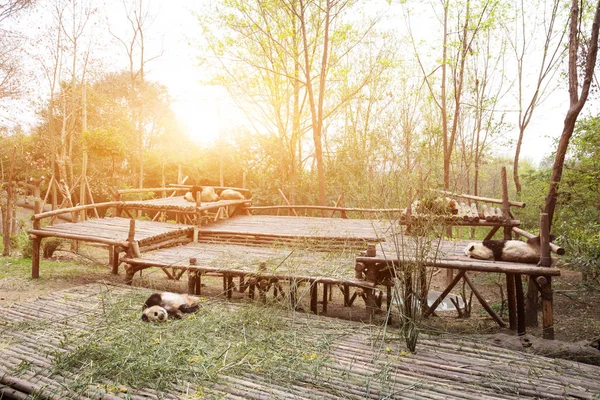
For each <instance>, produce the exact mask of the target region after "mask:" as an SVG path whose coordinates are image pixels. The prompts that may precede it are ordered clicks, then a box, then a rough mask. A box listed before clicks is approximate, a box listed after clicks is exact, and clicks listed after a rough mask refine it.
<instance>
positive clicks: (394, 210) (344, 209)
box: [248, 204, 406, 213]
mask: <svg viewBox="0 0 600 400" xmlns="http://www.w3.org/2000/svg"><path fill="white" fill-rule="evenodd" d="M288 208H289V209H307V210H326V211H340V212H349V211H357V212H371V213H384V212H388V213H402V212H405V211H406V209H405V208H350V207H331V206H309V205H296V204H294V205H279V206H252V207H248V210H250V211H253V210H278V209H288Z"/></svg>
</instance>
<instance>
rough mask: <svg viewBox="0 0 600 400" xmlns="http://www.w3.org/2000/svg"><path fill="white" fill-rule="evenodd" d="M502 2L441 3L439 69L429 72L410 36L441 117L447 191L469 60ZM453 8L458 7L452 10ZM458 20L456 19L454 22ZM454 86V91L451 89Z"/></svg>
mask: <svg viewBox="0 0 600 400" xmlns="http://www.w3.org/2000/svg"><path fill="white" fill-rule="evenodd" d="M498 5H499V2H498V1H496V0H484V1H481V2H472V1H470V0H467V1H466V2H464V3H459V4H453V3H452V2H450V1H449V0H441V1H440V7H441V12H440V15H441V18H440V23H441V25H442V26H441V28H442V37H441V44H440V48H441V58H439V59H438V60H439V61H437V65H436V66H435V67H434V68H432V69H431V70H429V69H428V68H427V67H426V65H425V61H424V60H423V57H422V55H421V54H420V52H419V51H418V50H417V46H416V38H415V36H414V34H413V32H412V28H411V27H410V18H407V21H408V23H409V34H410V37H411V40H412V43H413V48H414V51H415V56H416V58H417V61H418V63H419V66H420V68H421V72H422V73H423V79H424V82H425V84H426V85H427V87H428V88H429V91H430V94H431V96H432V98H433V100H434V102H435V104H436V105H437V107H438V109H439V111H440V114H441V131H442V140H443V154H444V178H443V182H444V189H446V190H448V189H450V187H451V182H450V169H451V161H452V153H453V151H454V147H455V142H456V138H457V134H458V130H459V127H460V119H461V113H462V112H463V108H464V104H463V99H462V97H463V94H464V88H465V72H466V62H467V58H468V57H470V56H471V55H472V53H473V42H474V40H475V39H476V37H477V35H478V34H479V32H480V31H481V29H483V28H484V27H489V26H490V23H491V21H492V19H493V18H494V15H495V10H496V8H497V6H498ZM451 6H454V7H456V9H452V8H451ZM451 17H454V18H455V19H452V18H451ZM438 71H439V77H438V78H439V79H438V80H437V82H439V92H438V91H437V90H436V88H435V83H436V80H435V77H436V76H437V75H438ZM449 85H450V87H448V86H449Z"/></svg>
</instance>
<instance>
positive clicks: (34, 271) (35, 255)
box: [31, 236, 42, 279]
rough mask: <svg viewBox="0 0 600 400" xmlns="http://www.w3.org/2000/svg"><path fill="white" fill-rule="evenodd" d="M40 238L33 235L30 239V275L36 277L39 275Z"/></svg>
mask: <svg viewBox="0 0 600 400" xmlns="http://www.w3.org/2000/svg"><path fill="white" fill-rule="evenodd" d="M41 244H42V238H40V237H39V236H33V239H31V277H32V278H34V279H36V278H39V277H40V247H41Z"/></svg>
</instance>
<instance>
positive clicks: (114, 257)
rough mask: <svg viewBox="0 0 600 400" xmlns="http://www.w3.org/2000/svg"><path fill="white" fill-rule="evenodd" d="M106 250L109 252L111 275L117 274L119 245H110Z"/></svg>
mask: <svg viewBox="0 0 600 400" xmlns="http://www.w3.org/2000/svg"><path fill="white" fill-rule="evenodd" d="M108 249H109V250H108V251H109V252H110V262H111V266H112V268H111V273H112V274H113V275H119V264H121V263H120V262H119V247H118V246H114V245H111V246H109V247H108Z"/></svg>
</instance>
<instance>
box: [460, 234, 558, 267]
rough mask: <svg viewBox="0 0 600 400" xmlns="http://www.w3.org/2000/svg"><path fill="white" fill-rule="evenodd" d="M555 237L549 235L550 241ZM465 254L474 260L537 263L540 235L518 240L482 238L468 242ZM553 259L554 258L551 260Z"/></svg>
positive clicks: (538, 259)
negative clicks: (481, 240)
mask: <svg viewBox="0 0 600 400" xmlns="http://www.w3.org/2000/svg"><path fill="white" fill-rule="evenodd" d="M554 239H555V236H554V235H550V241H551V242H552V241H553V240H554ZM465 256H467V257H470V258H474V259H476V260H494V261H508V262H517V263H529V264H537V263H539V261H540V237H539V236H536V237H534V238H531V239H527V241H526V242H522V241H520V240H484V241H483V242H481V243H479V242H477V243H475V242H474V243H469V244H468V245H467V247H465ZM553 261H554V260H553Z"/></svg>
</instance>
